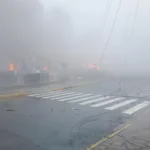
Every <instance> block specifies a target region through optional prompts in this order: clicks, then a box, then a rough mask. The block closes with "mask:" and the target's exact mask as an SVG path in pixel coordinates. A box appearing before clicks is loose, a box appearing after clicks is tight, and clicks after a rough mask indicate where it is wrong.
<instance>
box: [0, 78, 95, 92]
mask: <svg viewBox="0 0 150 150" xmlns="http://www.w3.org/2000/svg"><path fill="white" fill-rule="evenodd" d="M92 82H94V81H92V80H91V81H87V80H69V81H66V82H49V83H48V82H47V83H45V84H44V83H43V84H35V85H22V86H17V87H15V86H11V87H8V88H0V94H7V93H16V92H17V93H18V92H27V93H34V92H44V91H47V90H55V89H68V88H73V87H76V86H82V85H85V84H90V83H92Z"/></svg>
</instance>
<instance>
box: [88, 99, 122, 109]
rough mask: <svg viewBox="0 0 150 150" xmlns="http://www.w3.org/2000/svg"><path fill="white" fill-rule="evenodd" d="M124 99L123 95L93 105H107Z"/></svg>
mask: <svg viewBox="0 0 150 150" xmlns="http://www.w3.org/2000/svg"><path fill="white" fill-rule="evenodd" d="M122 99H124V98H122V97H119V98H114V99H111V100H109V101H106V102H102V103H98V104H94V105H91V107H100V106H104V105H107V104H110V103H113V102H117V101H119V100H122Z"/></svg>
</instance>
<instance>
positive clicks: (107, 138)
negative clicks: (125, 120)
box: [87, 124, 131, 150]
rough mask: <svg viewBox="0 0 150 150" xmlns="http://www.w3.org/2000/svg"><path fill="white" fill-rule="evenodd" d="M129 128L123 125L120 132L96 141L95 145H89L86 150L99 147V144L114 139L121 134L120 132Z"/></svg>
mask: <svg viewBox="0 0 150 150" xmlns="http://www.w3.org/2000/svg"><path fill="white" fill-rule="evenodd" d="M129 126H131V124H127V125H125V126H124V127H123V128H121V129H120V130H118V131H116V132H114V133H112V134H110V135H108V136H107V137H105V138H103V139H102V140H100V141H98V142H97V143H95V144H93V145H91V146H90V147H89V148H88V149H87V150H94V149H95V148H96V147H97V146H99V145H100V144H102V143H104V142H106V141H107V140H109V139H111V138H113V137H115V136H116V135H117V134H119V133H121V132H122V131H124V130H125V129H127V128H128V127H129Z"/></svg>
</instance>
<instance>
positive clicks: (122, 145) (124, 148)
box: [91, 110, 150, 150]
mask: <svg viewBox="0 0 150 150" xmlns="http://www.w3.org/2000/svg"><path fill="white" fill-rule="evenodd" d="M149 117H150V111H149V110H148V111H147V113H145V114H143V115H142V116H141V117H140V118H134V119H132V120H130V121H129V122H130V123H131V126H129V127H128V128H127V129H125V130H124V131H123V132H121V133H119V134H118V135H116V136H114V137H113V138H110V139H108V140H107V141H105V142H102V143H101V144H100V145H99V146H97V147H96V148H95V149H91V150H150V119H149Z"/></svg>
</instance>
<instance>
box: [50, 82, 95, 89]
mask: <svg viewBox="0 0 150 150" xmlns="http://www.w3.org/2000/svg"><path fill="white" fill-rule="evenodd" d="M95 82H96V81H92V82H86V83H80V84H74V85H70V86H65V87H61V88H55V89H50V91H60V90H67V89H71V88H75V87H78V86H84V85H88V84H92V83H95Z"/></svg>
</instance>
